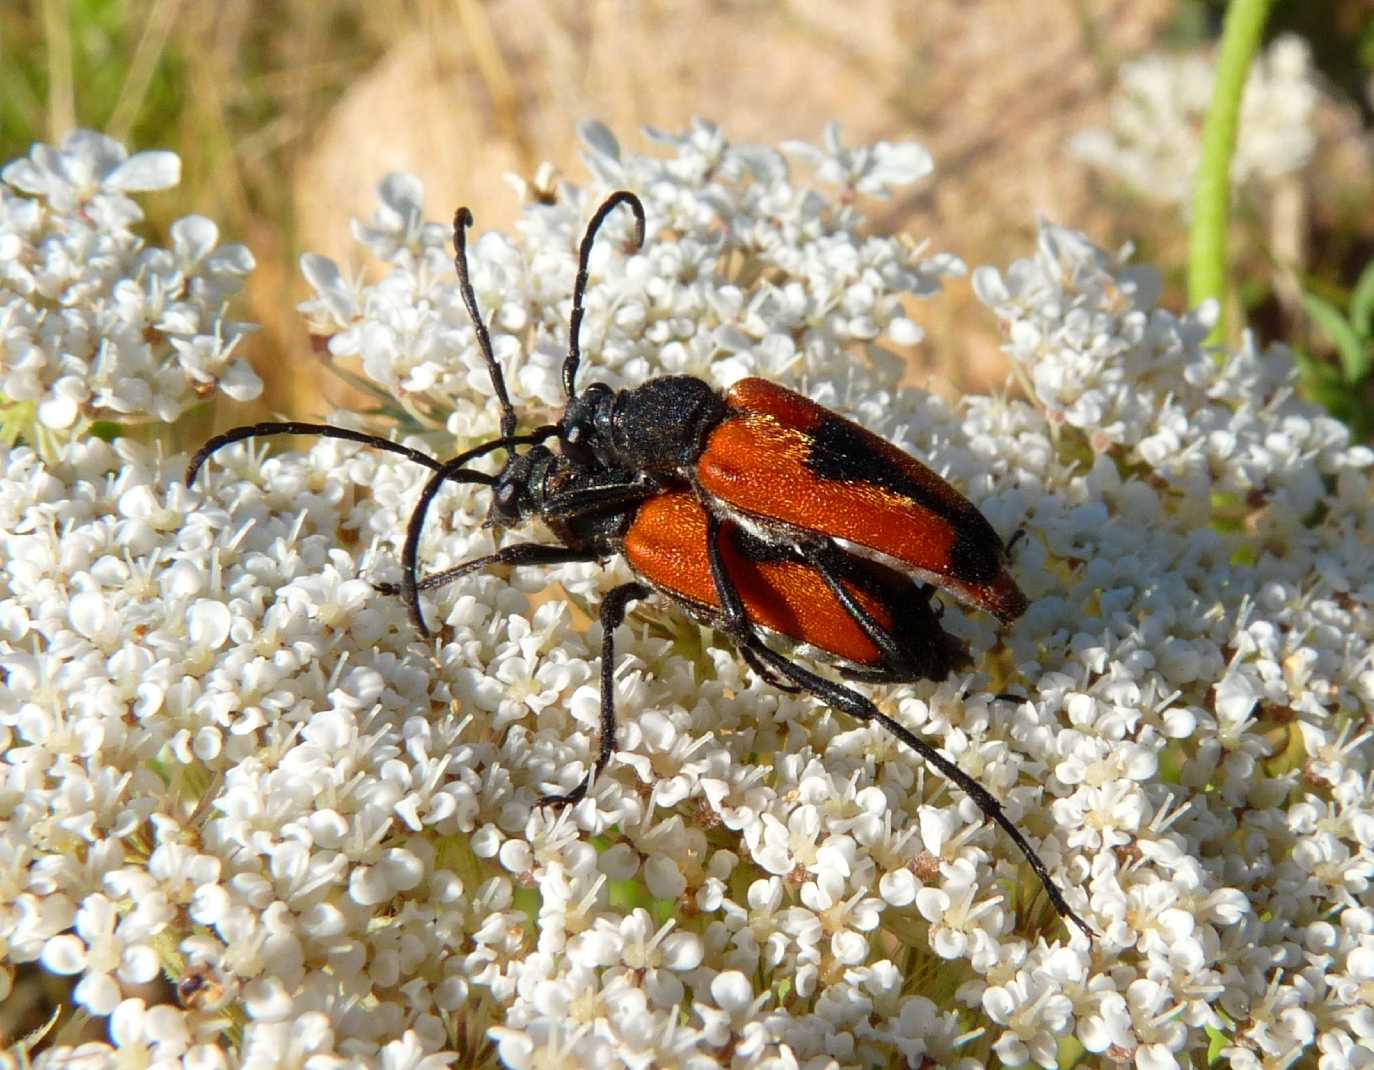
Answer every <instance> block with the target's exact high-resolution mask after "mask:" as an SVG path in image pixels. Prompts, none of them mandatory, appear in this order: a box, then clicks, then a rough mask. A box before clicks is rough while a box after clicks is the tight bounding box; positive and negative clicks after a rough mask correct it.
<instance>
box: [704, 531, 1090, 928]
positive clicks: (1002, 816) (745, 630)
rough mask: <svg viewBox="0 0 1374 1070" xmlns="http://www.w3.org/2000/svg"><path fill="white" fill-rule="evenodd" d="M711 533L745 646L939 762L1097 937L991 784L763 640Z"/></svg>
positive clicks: (713, 557) (722, 587)
mask: <svg viewBox="0 0 1374 1070" xmlns="http://www.w3.org/2000/svg"><path fill="white" fill-rule="evenodd" d="M706 532H707V534H706V552H707V556H708V558H709V560H710V563H711V577H712V579H713V580H714V581H715V584H716V593H717V594H718V595H719V597H720V604H721V608H722V610H723V611H724V614H725V625H726V628H727V630H728V631H729V632H730V633H731V635H732V636H733V637H734V638H735V641H736V642H737V643H739V645H740V646H741V648H743V647H746V646H747V647H749V648H751V649H752V650H753V652H754V654H755V655H756V656H757V657H758V658H759V659H760V660H761V661H763V662H764V663H765V664H766V665H768V666H769V667H770V668H772V669H775V670H776V671H777V672H778V673H780V674H781V675H783V676H785V677H787V679H789V680H791V681H792V682H793V683H794V684H796V685H797V686H798V687H800V688H801V689H802V690H803V691H807V692H809V693H810V694H812V695H814V696H816V698H818V699H820V700H821V701H822V702H826V703H829V704H830V705H831V706H834V707H835V708H836V709H838V710H841V711H843V712H844V713H847V714H849V715H850V716H851V717H854V718H855V719H857V720H859V721H865V722H867V721H873V722H876V723H877V724H879V725H881V726H882V727H883V728H885V729H887V730H888V731H889V732H891V733H892V734H893V735H894V736H896V737H897V739H898V740H900V741H901V742H902V743H905V744H906V745H907V746H908V747H910V748H911V749H912V750H914V751H915V752H916V753H917V754H918V755H920V756H921V758H922V759H924V760H925V761H926V762H927V763H928V764H930V765H932V766H934V767H935V769H936V770H937V771H938V772H939V773H940V774H941V775H942V776H944V777H945V778H946V779H947V780H951V781H953V782H954V784H955V785H956V786H958V787H959V788H960V789H961V790H962V791H963V792H964V793H965V794H966V795H968V796H969V798H971V799H972V800H973V801H974V802H975V803H977V805H978V808H979V809H980V810H982V811H983V814H984V816H986V817H987V818H988V819H989V820H991V821H994V822H996V823H997V824H998V825H1000V826H1001V827H1002V830H1003V831H1004V832H1006V834H1007V835H1008V836H1009V837H1010V838H1011V841H1012V843H1014V844H1016V846H1017V847H1018V848H1019V849H1020V851H1021V853H1022V854H1023V855H1025V857H1026V861H1027V862H1029V863H1030V866H1031V869H1032V870H1034V871H1035V875H1036V876H1037V877H1039V878H1040V883H1041V884H1042V885H1043V886H1044V889H1045V892H1046V894H1047V895H1048V896H1049V897H1050V902H1051V903H1053V904H1054V908H1055V910H1057V911H1059V914H1060V916H1061V917H1064V918H1067V919H1068V920H1070V921H1072V922H1073V923H1074V924H1075V925H1077V926H1078V927H1079V928H1080V929H1082V930H1083V932H1084V933H1086V934H1087V935H1088V937H1089V938H1092V937H1093V936H1094V935H1096V934H1095V933H1094V932H1093V929H1092V926H1090V925H1089V924H1088V923H1087V922H1086V921H1084V920H1083V919H1082V918H1080V917H1079V916H1078V915H1077V914H1076V913H1074V911H1073V908H1072V907H1070V906H1069V904H1068V901H1067V900H1065V898H1064V895H1063V893H1062V892H1061V891H1060V890H1059V888H1058V886H1057V885H1056V884H1055V883H1054V880H1053V878H1051V876H1050V872H1049V870H1048V869H1047V868H1046V867H1045V863H1044V862H1042V861H1041V860H1040V856H1039V855H1038V854H1036V852H1035V848H1033V847H1032V846H1031V845H1030V843H1029V842H1028V841H1027V840H1026V838H1025V836H1023V835H1022V834H1021V830H1020V829H1018V828H1017V827H1016V825H1015V823H1014V822H1013V821H1012V820H1011V818H1009V817H1008V816H1007V814H1006V811H1005V810H1003V809H1002V804H1001V803H999V802H998V801H997V799H996V798H995V797H994V796H993V795H992V793H991V792H989V791H988V790H987V788H985V787H983V785H981V784H979V783H978V781H976V780H974V779H973V777H971V776H969V775H968V774H967V773H966V772H964V771H963V770H962V769H960V768H959V767H958V766H957V765H956V764H955V763H954V762H952V761H950V760H949V759H948V758H946V757H945V756H944V755H943V754H941V753H940V752H939V751H937V750H936V749H935V748H934V747H932V746H931V745H930V744H929V743H927V742H926V741H925V740H923V739H921V738H919V737H918V736H916V735H915V734H913V733H912V732H911V731H910V730H909V729H907V728H905V727H903V726H902V725H901V724H899V723H898V722H897V721H894V720H893V719H892V718H891V717H888V716H887V715H886V714H884V713H882V712H881V711H880V710H879V709H878V707H877V706H875V705H873V703H872V702H870V701H869V700H868V699H866V698H864V696H863V695H860V694H859V693H858V692H857V691H852V690H850V689H849V688H847V687H845V686H844V685H843V684H839V683H836V682H835V681H833V680H827V679H826V678H825V677H823V676H818V675H817V674H816V673H813V672H811V671H809V670H807V669H804V668H802V667H801V666H800V665H797V664H796V663H795V662H793V661H791V660H790V659H788V658H785V657H783V655H781V654H779V653H777V652H776V651H775V650H772V649H771V648H770V647H768V646H767V645H765V644H764V643H763V642H762V641H760V639H759V637H758V635H757V633H756V631H755V629H754V625H753V623H752V622H751V621H750V620H749V616H748V613H747V611H746V610H745V606H744V601H743V600H742V599H741V598H740V595H739V591H738V589H736V587H735V584H734V581H733V580H731V578H730V575H729V572H728V571H727V570H726V568H725V559H724V557H723V556H722V554H721V552H720V518H719V517H717V516H716V515H715V514H714V513H713V514H710V517H709V519H708V520H707V528H706Z"/></svg>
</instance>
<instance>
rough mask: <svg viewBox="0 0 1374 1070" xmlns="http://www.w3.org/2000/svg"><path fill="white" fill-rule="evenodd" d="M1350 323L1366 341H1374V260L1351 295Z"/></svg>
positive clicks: (1368, 265)
mask: <svg viewBox="0 0 1374 1070" xmlns="http://www.w3.org/2000/svg"><path fill="white" fill-rule="evenodd" d="M1350 325H1351V326H1352V327H1354V328H1355V333H1356V334H1358V335H1359V336H1360V337H1361V338H1362V339H1364V341H1365V342H1370V341H1374V338H1371V335H1374V260H1371V261H1370V262H1369V263H1367V264H1366V265H1365V266H1364V270H1363V271H1362V272H1360V278H1359V281H1358V282H1356V283H1355V291H1354V293H1352V294H1351V295H1350Z"/></svg>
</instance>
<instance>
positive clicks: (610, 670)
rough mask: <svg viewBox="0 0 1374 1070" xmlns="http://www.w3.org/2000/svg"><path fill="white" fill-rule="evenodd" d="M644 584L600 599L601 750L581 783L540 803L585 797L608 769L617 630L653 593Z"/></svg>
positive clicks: (612, 749) (612, 734)
mask: <svg viewBox="0 0 1374 1070" xmlns="http://www.w3.org/2000/svg"><path fill="white" fill-rule="evenodd" d="M650 593H651V592H650V590H649V588H648V587H646V586H644V584H642V583H634V582H630V583H622V584H621V585H620V586H619V587H616V588H613V589H612V590H611V591H610V592H609V593H607V595H606V597H605V598H604V599H602V601H601V751H600V753H599V754H597V756H596V764H595V765H594V766H592V768H591V770H590V771H589V772H588V773H587V775H586V777H585V778H584V779H583V781H582V783H580V784H579V785H577V787H575V788H573V790H572V791H570V792H568V793H567V794H566V795H557V794H550V795H545V796H543V797H542V798H541V799H540V800H539V805H540V806H550V805H556V806H565V805H567V804H569V803H576V802H580V801H581V800H582V799H584V798H586V796H587V791H588V789H589V788H590V787H591V786H592V781H593V780H595V779H596V778H597V777H598V776H600V775H601V773H602V772H603V771H604V770H605V768H606V763H607V762H609V761H610V760H611V755H612V754H614V753H615V630H616V629H617V628H618V627H620V625H621V623H622V622H623V621H624V620H625V609H626V607H627V606H628V605H629V604H630V603H631V602H634V601H636V600H638V599H640V598H647V597H648V596H649V594H650Z"/></svg>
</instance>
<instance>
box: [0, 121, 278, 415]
mask: <svg viewBox="0 0 1374 1070" xmlns="http://www.w3.org/2000/svg"><path fill="white" fill-rule="evenodd" d="M180 177H181V162H180V161H179V160H178V159H177V157H176V155H175V154H173V153H170V152H141V153H138V154H137V155H135V156H129V154H128V153H127V152H126V151H125V149H124V148H123V146H121V145H119V144H118V143H116V142H114V141H111V140H110V139H109V138H107V137H105V136H103V135H101V134H97V133H93V132H92V131H89V130H78V131H76V132H75V133H72V134H70V135H69V136H68V137H67V138H66V139H65V140H64V141H63V142H62V144H61V145H60V146H56V147H54V146H49V145H41V144H40V145H35V146H34V147H33V150H32V152H30V154H29V155H28V157H27V158H25V159H21V160H15V161H14V162H13V163H11V164H9V165H8V166H7V167H5V168H4V170H3V171H0V406H3V407H4V409H5V410H6V414H5V417H4V419H5V422H6V424H7V425H8V426H9V429H10V433H9V434H8V436H7V437H8V438H9V439H10V440H11V441H13V440H14V439H15V438H16V437H17V436H18V435H19V434H21V433H25V432H27V431H28V430H29V428H30V427H32V426H33V424H34V420H35V419H36V420H37V422H38V424H39V425H41V427H42V428H45V429H48V430H49V431H52V432H58V433H62V434H68V435H70V434H80V433H82V432H83V429H84V427H85V426H86V421H89V420H114V421H117V422H119V423H123V424H127V423H134V422H140V421H146V420H156V421H160V422H164V423H167V422H171V421H173V420H176V419H177V418H178V417H179V416H180V415H181V414H182V413H183V412H185V411H186V409H187V408H189V407H190V406H192V405H194V404H196V403H197V402H198V401H201V400H203V399H205V398H207V397H208V396H209V395H210V394H211V393H213V392H214V391H215V390H222V391H224V393H226V394H228V395H229V396H230V397H232V398H234V399H235V400H237V401H248V400H251V399H253V398H255V397H257V396H258V394H259V393H261V391H262V383H261V382H260V381H259V379H258V377H257V375H256V374H255V373H254V371H253V369H252V367H251V366H250V365H249V364H248V362H247V361H246V360H243V359H239V358H236V357H235V356H234V350H235V348H236V346H237V344H238V341H239V339H240V338H241V337H242V336H243V335H244V333H245V332H246V331H247V330H248V329H249V327H248V325H247V324H243V323H236V322H234V321H232V320H229V319H226V318H225V314H226V310H227V304H228V301H229V299H230V298H231V297H232V296H233V295H234V294H236V293H237V292H238V291H239V290H240V289H241V288H242V285H243V279H244V277H245V276H246V275H247V274H248V272H249V271H251V270H252V268H253V257H252V255H251V254H250V253H249V252H248V250H247V249H246V248H244V247H243V246H242V245H225V246H221V247H219V248H216V242H218V241H219V228H218V227H216V226H215V224H214V223H212V222H211V221H210V220H208V219H206V218H205V217H204V216H186V217H185V218H183V219H179V220H177V221H176V222H175V223H173V224H172V228H171V240H172V247H171V248H170V249H159V248H156V247H154V246H149V245H147V244H145V243H144V240H143V238H142V237H141V236H140V235H139V234H138V233H137V232H136V231H135V230H134V229H133V228H134V227H135V226H136V225H137V224H138V223H139V222H140V220H142V218H143V212H142V210H141V209H140V208H139V207H138V205H137V204H136V203H135V202H134V201H133V199H132V198H130V197H129V196H127V194H129V193H133V192H139V191H145V190H159V189H166V188H168V187H171V186H175V185H176V184H177V182H179V181H180ZM17 407H18V411H16V408H17Z"/></svg>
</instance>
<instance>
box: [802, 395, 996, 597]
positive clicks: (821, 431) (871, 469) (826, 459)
mask: <svg viewBox="0 0 1374 1070" xmlns="http://www.w3.org/2000/svg"><path fill="white" fill-rule="evenodd" d="M810 434H811V439H812V442H811V448H810V450H809V451H808V453H807V457H806V467H807V470H808V471H809V472H811V474H812V475H814V476H815V477H816V478H817V479H825V480H829V481H831V482H834V483H867V484H869V485H870V486H874V487H881V488H882V489H883V490H887V491H891V492H892V493H893V494H898V495H900V496H901V497H903V498H908V499H910V500H911V501H913V502H915V503H916V504H917V505H919V506H920V507H921V508H922V509H925V510H927V511H928V512H931V513H934V514H935V515H936V516H938V517H940V518H941V519H943V520H946V521H948V522H949V523H950V524H951V525H952V526H953V528H954V530H955V531H956V532H957V533H958V534H957V537H956V539H955V541H954V545H953V546H952V547H951V548H950V557H951V562H950V564H951V568H950V574H951V575H953V576H957V577H958V578H959V579H961V580H964V581H966V582H968V583H991V582H993V581H994V580H995V579H996V578H997V575H998V573H1000V572H1001V571H1002V540H1001V539H1000V538H999V537H998V535H997V532H995V531H994V530H993V529H992V525H991V524H989V523H988V522H987V520H986V518H985V517H984V516H983V514H982V513H980V512H979V511H978V510H977V508H975V507H974V505H973V503H972V502H969V501H962V502H957V503H951V502H950V501H949V500H948V498H946V497H943V496H941V495H939V494H934V493H932V492H931V490H930V488H928V487H926V486H924V485H923V484H921V483H920V482H918V481H917V480H915V479H913V478H912V477H911V476H909V475H907V474H906V473H905V472H903V471H902V470H901V469H900V468H899V467H898V466H897V465H895V464H894V463H893V462H892V461H891V460H889V459H888V458H887V457H884V456H883V455H882V454H881V453H879V452H878V451H876V450H875V449H874V448H873V446H872V444H871V443H870V442H869V441H868V439H867V437H866V436H865V434H864V432H863V430H862V428H859V427H856V426H855V425H854V424H852V423H850V422H849V421H848V420H846V419H844V418H843V417H840V416H831V415H827V416H825V417H822V419H821V420H820V422H819V423H818V424H816V426H815V428H814V429H812V431H811V432H810Z"/></svg>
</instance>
